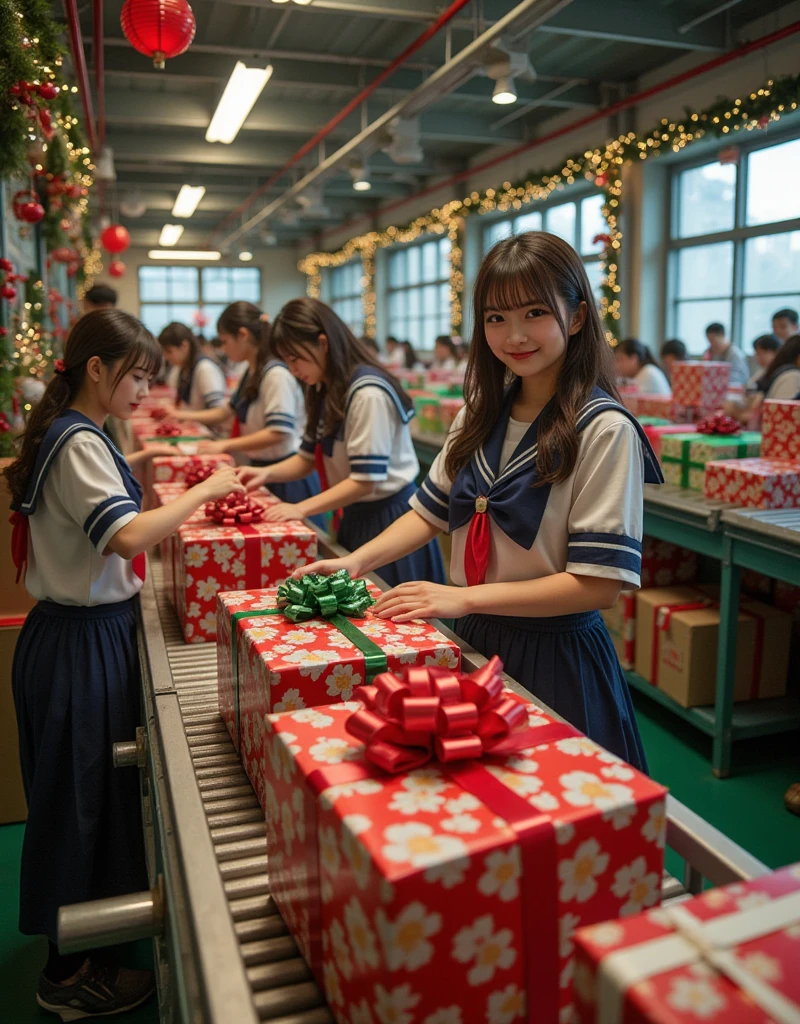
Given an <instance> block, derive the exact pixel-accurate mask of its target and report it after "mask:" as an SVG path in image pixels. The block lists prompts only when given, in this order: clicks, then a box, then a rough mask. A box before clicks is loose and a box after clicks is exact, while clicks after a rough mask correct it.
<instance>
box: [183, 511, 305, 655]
mask: <svg viewBox="0 0 800 1024" xmlns="http://www.w3.org/2000/svg"><path fill="white" fill-rule="evenodd" d="M200 514H201V515H202V510H200ZM173 545H174V548H173V552H174V554H173V565H174V572H175V610H176V612H177V614H178V618H179V619H180V622H181V628H182V629H183V636H184V639H185V640H186V642H187V643H202V642H203V641H210V642H211V643H214V642H215V641H216V639H217V621H216V598H217V594H218V593H222V592H225V591H231V590H240V591H251V590H259V589H261V588H262V587H268V586H271V585H273V584H275V583H277V582H278V580H282V579H284V578H285V577H286V576H288V575H290V574H291V573H292V572H293V571H294V570H295V569H297V568H298V567H299V566H301V565H307V564H308V563H309V562H313V561H314V560H315V559H316V557H317V535H316V533H315V531H314V530H313V529H312V527H310V526H306V524H305V523H303V522H301V521H300V520H290V521H289V522H285V523H263V522H261V523H248V524H245V523H236V524H234V525H232V526H220V525H217V524H216V523H213V522H209V521H208V520H207V519H203V520H200V519H199V518H198V516H197V515H195V516H194V517H192V519H190V520H189V521H187V522H186V523H184V525H183V526H181V527H180V529H179V530H178V532H177V533H176V534H175V535H174V541H173Z"/></svg>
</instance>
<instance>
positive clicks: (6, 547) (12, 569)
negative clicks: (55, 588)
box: [0, 458, 36, 618]
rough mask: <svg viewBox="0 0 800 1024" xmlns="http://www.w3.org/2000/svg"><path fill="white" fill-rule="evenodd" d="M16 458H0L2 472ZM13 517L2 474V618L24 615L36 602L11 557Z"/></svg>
mask: <svg viewBox="0 0 800 1024" xmlns="http://www.w3.org/2000/svg"><path fill="white" fill-rule="evenodd" d="M13 461H14V459H12V458H9V459H0V474H2V472H3V470H4V469H6V467H7V466H10V465H11V463H12V462H13ZM10 517H11V494H10V493H9V490H8V486H7V484H6V478H5V477H4V476H2V475H0V584H1V585H0V618H3V617H8V616H11V617H19V616H22V617H24V616H25V615H27V614H28V612H29V611H30V610H31V608H33V606H34V605H35V604H36V601H35V599H34V598H32V597H31V595H30V594H29V593H28V591H27V590H26V589H25V583H24V582H23V580H22V579H20V581H19V583H17V582H16V579H17V569H16V566H15V565H14V562H13V561H12V558H11V534H12V532H13V528H12V526H11V523H10V522H9V521H8V520H9V519H10Z"/></svg>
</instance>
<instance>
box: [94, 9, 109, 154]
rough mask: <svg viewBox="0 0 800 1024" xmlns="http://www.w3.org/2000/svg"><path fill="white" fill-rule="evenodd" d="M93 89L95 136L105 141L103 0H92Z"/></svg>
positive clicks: (101, 142)
mask: <svg viewBox="0 0 800 1024" xmlns="http://www.w3.org/2000/svg"><path fill="white" fill-rule="evenodd" d="M93 56H94V91H95V96H96V97H97V138H98V140H99V142H100V145H101V146H102V145H103V143H104V142H105V141H106V85H105V61H104V54H103V0H94V54H93Z"/></svg>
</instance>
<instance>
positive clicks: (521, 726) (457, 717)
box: [346, 655, 539, 774]
mask: <svg viewBox="0 0 800 1024" xmlns="http://www.w3.org/2000/svg"><path fill="white" fill-rule="evenodd" d="M502 668H503V666H502V662H501V661H500V659H499V658H498V657H497V655H495V656H494V657H493V658H492V659H491V660H490V661H488V662H487V663H486V665H484V666H483V667H482V668H480V669H476V670H475V671H474V672H471V673H469V674H466V673H463V672H453V671H451V670H450V669H445V668H436V667H420V668H407V669H406V672H405V676H404V677H403V679H398V678H397V676H395V675H393V674H392V673H390V672H382V673H381V674H380V675H378V676H376V677H375V680H374V682H373V684H372V685H371V686H361V687H359V690H358V697H359V700H361V701H363V703H364V705H365V707H364V708H363V709H362V710H360V711H356V712H355V713H354V714H353V715H351V716H350V717H349V718H348V720H347V723H346V728H347V731H348V732H349V733H350V734H351V735H352V736H355V737H356V739H358V740H360V741H361V742H362V743H363V744H364V747H365V752H364V756H365V757H366V759H367V760H368V761H371V762H372V764H374V765H376V766H377V767H378V768H380V769H382V770H383V771H385V772H390V773H392V774H397V773H398V772H408V771H411V770H412V769H414V768H419V767H421V766H422V765H424V764H426V763H427V762H428V761H430V760H432V759H435V760H437V761H440V762H442V763H445V764H446V763H448V762H451V761H464V760H468V759H475V758H480V757H483V756H484V755H485V754H495V755H498V756H501V755H502V756H505V755H508V754H513V753H515V752H517V751H520V750H526V749H528V748H530V747H534V746H536V744H537V743H538V742H539V740H538V739H537V733H538V732H539V730H538V729H536V728H532V727H531V726H529V725H528V711H527V705H526V704H523V703H520V702H519V701H516V700H514V698H513V697H511V696H510V695H508V694H506V693H505V692H504V686H503V678H502Z"/></svg>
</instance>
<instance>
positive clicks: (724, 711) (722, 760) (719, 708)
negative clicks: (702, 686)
mask: <svg viewBox="0 0 800 1024" xmlns="http://www.w3.org/2000/svg"><path fill="white" fill-rule="evenodd" d="M732 555H733V540H732V539H731V538H730V537H723V538H722V580H721V582H722V589H721V593H720V595H719V606H720V616H719V647H718V649H717V699H716V706H715V716H714V717H715V724H714V752H713V756H712V762H711V766H712V769H713V771H714V774H715V775H716V776H717V778H720V779H724V778H726V777H727V776H728V775H730V773H731V744H732V725H733V691H734V683H735V680H736V632H737V625H738V621H739V577H740V571H739V567H738V565H734V564H733V557H732Z"/></svg>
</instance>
